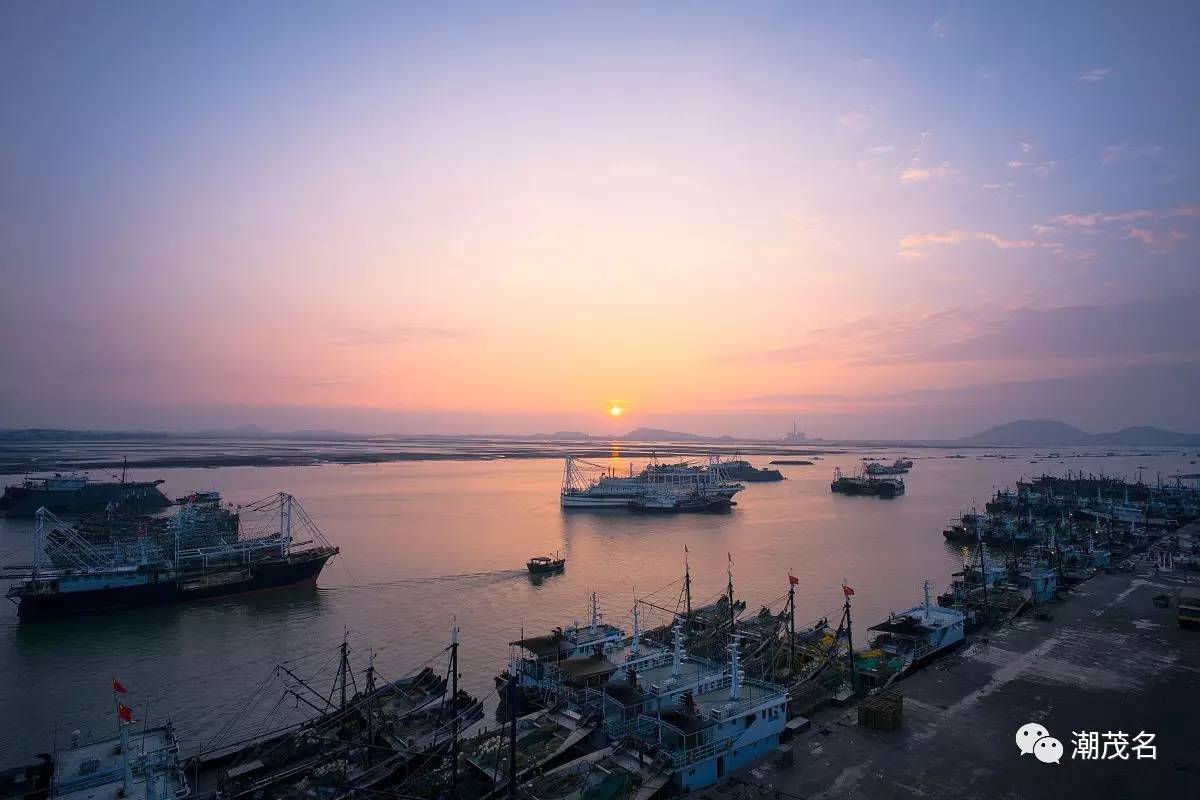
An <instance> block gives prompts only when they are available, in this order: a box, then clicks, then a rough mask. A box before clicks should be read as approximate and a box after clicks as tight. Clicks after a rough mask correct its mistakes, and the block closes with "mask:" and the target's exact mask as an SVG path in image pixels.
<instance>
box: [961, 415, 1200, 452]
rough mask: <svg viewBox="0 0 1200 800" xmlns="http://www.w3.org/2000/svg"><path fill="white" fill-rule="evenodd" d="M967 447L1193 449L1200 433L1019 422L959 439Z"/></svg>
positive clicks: (1199, 438) (1142, 426) (1048, 420)
mask: <svg viewBox="0 0 1200 800" xmlns="http://www.w3.org/2000/svg"><path fill="white" fill-rule="evenodd" d="M957 443H958V444H966V445H998V446H1009V447H1048V446H1053V445H1059V446H1063V445H1066V446H1091V447H1097V446H1100V447H1102V446H1110V447H1137V446H1153V447H1163V446H1169V447H1181V446H1184V447H1193V446H1200V434H1196V433H1178V432H1176V431H1166V430H1163V429H1162V428H1155V427H1153V426H1150V425H1140V426H1136V427H1131V428H1122V429H1121V430H1119V431H1114V432H1112V433H1088V432H1087V431H1083V430H1080V429H1079V428H1076V427H1075V426H1074V425H1068V424H1067V423H1065V422H1059V421H1057V420H1052V419H1019V420H1016V421H1014V422H1007V423H1005V424H1003V425H997V426H995V427H993V428H988V429H987V430H986V431H983V432H982V433H977V434H975V435H974V436H967V437H965V438H962V439H959V440H957Z"/></svg>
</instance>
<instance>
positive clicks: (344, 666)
mask: <svg viewBox="0 0 1200 800" xmlns="http://www.w3.org/2000/svg"><path fill="white" fill-rule="evenodd" d="M348 633H349V632H348V631H347V633H344V634H342V646H341V648H340V649H341V651H342V663H341V666H340V667H338V671H339V672H340V673H341V683H342V693H341V704H340V705H339V706H338V707H339V708H340V709H341V710H342V711H345V710H346V673H347V672H349V666H350V659H349V657H348V655H347V654H348V652H349V650H350V647H349V644H348V643H347V641H346V638H347V635H348Z"/></svg>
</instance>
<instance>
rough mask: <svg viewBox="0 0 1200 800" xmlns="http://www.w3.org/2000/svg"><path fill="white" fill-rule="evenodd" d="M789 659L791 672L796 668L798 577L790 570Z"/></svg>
mask: <svg viewBox="0 0 1200 800" xmlns="http://www.w3.org/2000/svg"><path fill="white" fill-rule="evenodd" d="M788 652H789V654H790V656H791V658H789V660H788V670H789V672H790V671H791V670H793V669H795V668H796V579H795V578H793V577H792V573H791V572H790V571H789V572H788Z"/></svg>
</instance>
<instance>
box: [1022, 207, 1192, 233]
mask: <svg viewBox="0 0 1200 800" xmlns="http://www.w3.org/2000/svg"><path fill="white" fill-rule="evenodd" d="M1196 217H1200V206H1190V205H1183V206H1176V207H1175V208H1173V209H1170V210H1168V211H1152V210H1150V209H1147V208H1139V209H1135V210H1133V211H1115V212H1101V211H1093V212H1091V213H1088V214H1059V215H1058V216H1057V217H1053V218H1051V219H1050V221H1049V223H1048V224H1047V225H1045V226H1039V225H1034V226H1033V227H1034V230H1035V231H1036V230H1037V229H1038V228H1039V227H1046V228H1047V229H1049V230H1053V229H1055V228H1064V229H1070V230H1076V231H1084V232H1087V231H1097V230H1099V229H1100V228H1103V227H1104V226H1107V225H1127V224H1129V223H1131V222H1142V221H1147V220H1157V221H1161V220H1170V219H1178V218H1196Z"/></svg>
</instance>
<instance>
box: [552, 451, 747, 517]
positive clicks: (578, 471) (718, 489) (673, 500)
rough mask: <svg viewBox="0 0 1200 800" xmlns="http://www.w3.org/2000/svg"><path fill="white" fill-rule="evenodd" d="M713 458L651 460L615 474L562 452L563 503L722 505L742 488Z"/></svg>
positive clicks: (672, 507) (675, 507)
mask: <svg viewBox="0 0 1200 800" xmlns="http://www.w3.org/2000/svg"><path fill="white" fill-rule="evenodd" d="M723 466H724V465H723V464H722V462H721V461H720V460H719V459H716V458H710V459H709V462H708V464H707V465H703V466H701V465H697V464H690V463H688V462H679V463H676V464H664V463H661V462H659V461H657V460H652V461H651V462H650V464H648V465H647V466H646V467H645V468H644V469H643V470H642V471H641V472H639V473H637V474H636V475H635V474H634V472H633V465H630V468H629V474H628V475H617V474H616V472H615V471H614V470H613V469H612V468H610V467H604V466H601V465H599V464H593V463H591V462H588V461H584V460H582V459H577V458H575V457H573V456H567V459H566V463H565V465H564V467H563V482H562V489H561V491H560V493H559V498H560V502H561V504H562V507H563V508H591V509H597V508H633V509H638V510H657V511H700V510H712V509H714V508H717V507H726V508H727V507H728V506H729V505H731V504H732V502H733V497H734V495H736V494H737V493H738V492H740V491H742V490H743V489H745V488H746V487H745V486H743V485H742V484H740V483H738V482H736V481H731V480H729V479H728V478H727V477H726V475H725V473H724V471H723Z"/></svg>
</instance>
